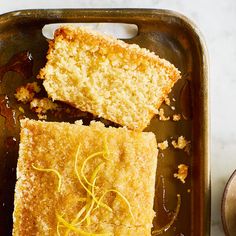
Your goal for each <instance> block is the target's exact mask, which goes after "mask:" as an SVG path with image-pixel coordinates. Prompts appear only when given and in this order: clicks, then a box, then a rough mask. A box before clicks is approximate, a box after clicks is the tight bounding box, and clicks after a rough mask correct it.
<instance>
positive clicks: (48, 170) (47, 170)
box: [32, 164, 62, 192]
mask: <svg viewBox="0 0 236 236" xmlns="http://www.w3.org/2000/svg"><path fill="white" fill-rule="evenodd" d="M32 167H33V168H34V169H35V170H38V171H42V172H48V173H50V172H53V173H54V174H56V175H57V177H58V187H57V191H58V192H60V189H61V179H62V178H61V175H60V173H59V172H58V171H57V170H54V169H44V168H39V167H36V166H34V164H32Z"/></svg>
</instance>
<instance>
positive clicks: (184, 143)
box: [171, 136, 190, 149]
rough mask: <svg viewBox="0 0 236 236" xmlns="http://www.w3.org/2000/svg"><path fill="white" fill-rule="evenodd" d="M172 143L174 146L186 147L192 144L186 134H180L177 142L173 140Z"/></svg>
mask: <svg viewBox="0 0 236 236" xmlns="http://www.w3.org/2000/svg"><path fill="white" fill-rule="evenodd" d="M171 143H172V145H173V147H174V148H178V149H184V148H186V147H187V145H189V144H190V141H187V140H186V139H185V137H184V136H180V137H178V140H177V142H176V141H175V140H173V141H172V142H171Z"/></svg>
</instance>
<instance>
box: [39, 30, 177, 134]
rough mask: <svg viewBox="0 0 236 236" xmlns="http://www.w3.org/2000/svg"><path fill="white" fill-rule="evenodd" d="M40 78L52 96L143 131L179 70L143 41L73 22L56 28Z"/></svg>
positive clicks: (168, 91) (173, 82)
mask: <svg viewBox="0 0 236 236" xmlns="http://www.w3.org/2000/svg"><path fill="white" fill-rule="evenodd" d="M38 78H41V79H44V82H43V85H44V87H45V89H46V91H47V93H48V95H49V97H51V98H52V99H53V100H60V101H63V102H66V103H69V104H71V105H73V106H75V107H77V108H79V109H80V110H82V111H87V112H90V113H92V114H94V115H96V116H99V117H103V118H105V119H107V120H111V121H113V122H115V123H117V124H120V125H122V126H126V127H128V128H129V129H133V130H139V131H142V130H143V129H144V128H145V127H146V126H147V125H148V124H149V122H150V120H151V118H152V117H153V116H154V115H155V114H157V113H158V108H159V107H160V105H161V103H162V102H163V100H164V99H165V98H166V96H167V94H168V93H170V91H171V88H172V87H173V85H174V84H175V82H176V81H177V80H178V79H179V78H180V72H179V71H178V69H176V68H175V67H174V65H172V64H171V63H169V62H168V61H166V60H164V59H161V58H159V57H158V56H157V55H155V54H154V53H151V52H150V51H148V50H147V49H144V48H140V47H139V46H138V45H135V44H127V43H125V42H123V41H121V40H117V39H115V38H112V37H109V36H105V35H102V34H100V33H97V32H94V31H91V30H88V29H84V28H73V27H69V26H68V27H62V28H60V29H58V30H56V32H55V36H54V40H53V41H51V42H50V43H49V51H48V55H47V64H46V66H45V67H44V68H43V69H41V71H40V73H39V75H38Z"/></svg>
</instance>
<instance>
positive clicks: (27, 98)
mask: <svg viewBox="0 0 236 236" xmlns="http://www.w3.org/2000/svg"><path fill="white" fill-rule="evenodd" d="M40 90H41V89H40V87H39V85H38V83H37V82H33V83H27V84H26V85H23V86H20V87H18V88H17V89H16V93H15V94H14V95H15V98H16V99H17V101H18V102H22V103H24V104H25V103H28V102H31V101H32V100H33V98H34V96H35V94H36V93H39V92H40Z"/></svg>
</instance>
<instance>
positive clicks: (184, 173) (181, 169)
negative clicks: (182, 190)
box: [174, 164, 188, 184]
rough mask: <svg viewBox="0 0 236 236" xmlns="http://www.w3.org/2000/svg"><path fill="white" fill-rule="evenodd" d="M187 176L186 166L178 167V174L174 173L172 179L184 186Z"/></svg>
mask: <svg viewBox="0 0 236 236" xmlns="http://www.w3.org/2000/svg"><path fill="white" fill-rule="evenodd" d="M187 176H188V166H187V165H185V164H180V165H178V173H175V174H174V177H175V178H177V179H179V180H180V181H181V182H182V183H183V184H184V183H185V179H186V178H187Z"/></svg>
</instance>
